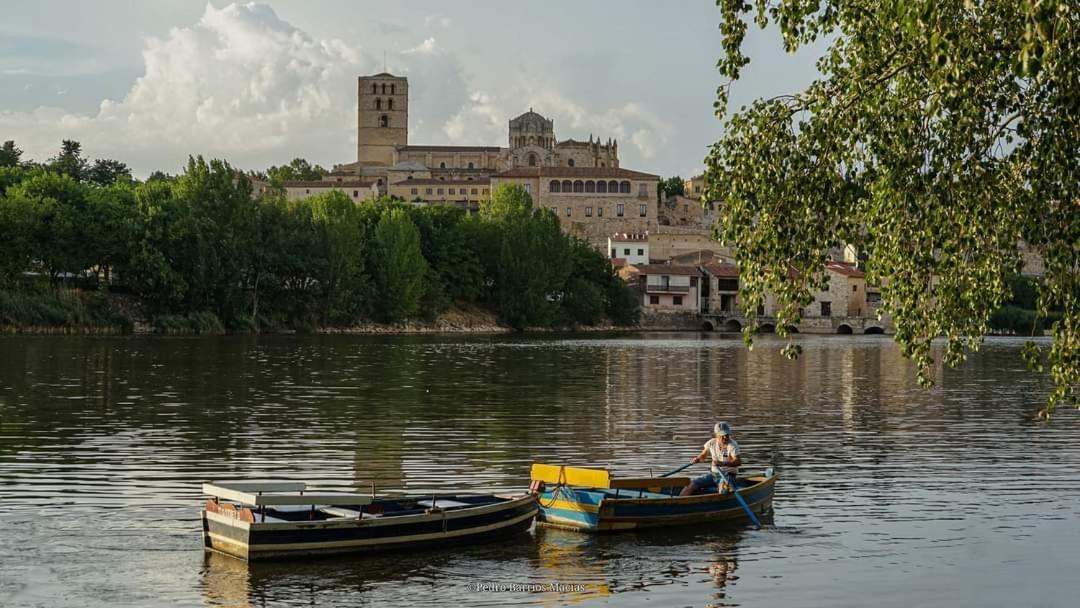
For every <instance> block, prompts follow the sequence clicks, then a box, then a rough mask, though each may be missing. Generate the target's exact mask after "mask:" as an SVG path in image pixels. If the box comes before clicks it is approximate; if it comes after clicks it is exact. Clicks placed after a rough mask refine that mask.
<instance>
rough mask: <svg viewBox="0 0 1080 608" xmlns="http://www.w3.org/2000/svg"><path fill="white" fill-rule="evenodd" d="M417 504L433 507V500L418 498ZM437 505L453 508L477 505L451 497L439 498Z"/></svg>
mask: <svg viewBox="0 0 1080 608" xmlns="http://www.w3.org/2000/svg"><path fill="white" fill-rule="evenodd" d="M416 504H418V505H422V506H425V507H428V508H429V509H430V508H431V500H430V499H429V500H418V501H416ZM435 506H436V507H439V508H440V509H451V508H453V507H474V506H476V505H474V504H472V503H468V502H461V501H457V500H449V499H443V498H440V499H437V500H436V501H435Z"/></svg>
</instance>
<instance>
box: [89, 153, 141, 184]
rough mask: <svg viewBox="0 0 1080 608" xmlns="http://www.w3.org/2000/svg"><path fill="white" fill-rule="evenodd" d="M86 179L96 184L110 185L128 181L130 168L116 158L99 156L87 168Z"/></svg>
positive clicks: (129, 179)
mask: <svg viewBox="0 0 1080 608" xmlns="http://www.w3.org/2000/svg"><path fill="white" fill-rule="evenodd" d="M86 181H88V182H90V183H92V184H97V185H98V186H110V185H112V184H115V183H116V182H130V181H131V169H129V168H128V166H127V165H125V164H124V163H122V162H120V161H118V160H111V159H107V158H99V159H97V160H95V161H94V164H93V165H92V166H91V167H90V168H89V169H87V171H86Z"/></svg>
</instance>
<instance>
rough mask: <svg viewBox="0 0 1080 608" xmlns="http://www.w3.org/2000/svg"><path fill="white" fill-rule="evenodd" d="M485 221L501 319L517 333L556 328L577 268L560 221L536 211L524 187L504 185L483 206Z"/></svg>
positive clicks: (492, 293)
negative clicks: (561, 301)
mask: <svg viewBox="0 0 1080 608" xmlns="http://www.w3.org/2000/svg"><path fill="white" fill-rule="evenodd" d="M480 219H481V223H482V225H483V227H482V230H481V231H480V238H481V240H482V244H481V247H482V249H481V255H482V259H483V260H484V261H485V263H486V264H487V266H488V268H487V273H488V276H489V277H491V284H490V287H489V297H490V299H491V302H492V304H493V305H494V307H495V310H496V312H497V313H498V315H499V317H500V318H501V319H502V320H503V321H504V322H505V323H507V324H509V325H510V326H511V327H513V328H515V329H518V330H521V329H524V328H526V327H529V326H548V325H551V324H553V323H554V322H555V321H557V320H558V313H559V303H558V300H559V298H560V297H561V295H562V293H563V290H564V287H565V284H566V279H567V277H568V276H569V274H570V270H571V264H572V262H571V259H570V251H569V244H568V241H567V238H566V236H565V235H564V234H563V233H562V230H561V228H560V227H559V218H557V217H555V214H553V213H551V212H549V211H547V210H546V209H535V208H533V204H532V197H530V196H529V193H528V192H526V191H525V189H524V188H523V187H522V186H521V185H519V184H503V185H501V186H499V188H498V189H497V190H496V191H495V192H494V193H493V194H492V197H491V199H490V200H489V201H485V202H484V203H483V204H482V205H481V207H480Z"/></svg>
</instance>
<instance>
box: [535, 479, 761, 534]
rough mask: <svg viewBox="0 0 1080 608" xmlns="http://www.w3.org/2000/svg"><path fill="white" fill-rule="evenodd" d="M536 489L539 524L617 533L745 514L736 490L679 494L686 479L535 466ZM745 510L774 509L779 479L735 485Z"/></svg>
mask: <svg viewBox="0 0 1080 608" xmlns="http://www.w3.org/2000/svg"><path fill="white" fill-rule="evenodd" d="M531 477H532V490H533V491H534V492H536V493H537V496H538V498H539V505H540V512H539V514H538V515H537V517H536V521H537V524H538V525H542V526H551V527H557V528H565V529H570V530H580V531H583V532H614V531H619V530H636V529H640V528H652V527H660V526H678V525H689V524H697V525H701V524H718V525H719V524H743V523H746V522H748V521H749V519H748V517H747V513H746V510H745V509H744V508H743V506H742V505H741V504H740V503H739V500H738V497H736V495H735V493H734V492H732V491H730V490H729V491H727V492H724V493H717V492H711V493H708V494H695V495H691V496H679V492H681V491H682V489H683V487H685V486H686V485H687V484H689V483H690V479H689V478H686V477H625V478H619V477H616V476H614V475H612V474H611V473H610V472H609V471H608V470H607V469H596V468H581V467H568V466H560V465H548V464H534V465H533V466H532V474H531ZM735 484H736V488H737V489H738V492H739V494H740V495H741V497H742V498H743V500H744V501H745V502H746V507H747V508H748V509H750V510H751V511H753V512H754V513H755V514H757V515H758V516H760V515H764V514H767V513H769V512H770V511H771V510H772V499H773V489H774V488H775V486H776V475H775V473H774V472H773V470H772V469H771V468H770V469H766V470H764V471H762V472H760V473H752V474H749V475H745V476H742V477H739V478H738V479H737V480H736V482H735Z"/></svg>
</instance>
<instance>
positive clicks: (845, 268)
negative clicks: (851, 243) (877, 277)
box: [825, 262, 866, 279]
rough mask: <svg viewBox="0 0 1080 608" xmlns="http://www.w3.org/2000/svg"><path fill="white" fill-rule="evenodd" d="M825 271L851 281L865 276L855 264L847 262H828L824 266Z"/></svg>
mask: <svg viewBox="0 0 1080 608" xmlns="http://www.w3.org/2000/svg"><path fill="white" fill-rule="evenodd" d="M825 269H826V270H829V271H831V272H835V273H837V274H842V275H844V276H846V277H851V278H853V279H862V278H864V277H865V276H866V274H864V273H863V271H861V270H859V268H858V267H857V266H856V265H855V264H850V263H848V262H829V263H828V264H825Z"/></svg>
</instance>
